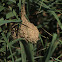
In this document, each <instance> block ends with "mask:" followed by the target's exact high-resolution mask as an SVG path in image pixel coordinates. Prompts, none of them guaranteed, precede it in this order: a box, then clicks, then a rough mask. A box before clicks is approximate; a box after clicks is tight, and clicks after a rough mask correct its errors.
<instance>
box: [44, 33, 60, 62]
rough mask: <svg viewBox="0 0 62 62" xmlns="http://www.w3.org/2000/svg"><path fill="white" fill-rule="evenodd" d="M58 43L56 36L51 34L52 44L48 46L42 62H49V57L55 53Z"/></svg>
mask: <svg viewBox="0 0 62 62" xmlns="http://www.w3.org/2000/svg"><path fill="white" fill-rule="evenodd" d="M58 44H59V42H58V41H57V34H53V39H52V42H51V43H50V45H49V48H48V49H47V51H46V54H45V57H44V62H49V59H50V57H51V56H52V54H53V52H54V51H55V49H56V47H57V45H58Z"/></svg>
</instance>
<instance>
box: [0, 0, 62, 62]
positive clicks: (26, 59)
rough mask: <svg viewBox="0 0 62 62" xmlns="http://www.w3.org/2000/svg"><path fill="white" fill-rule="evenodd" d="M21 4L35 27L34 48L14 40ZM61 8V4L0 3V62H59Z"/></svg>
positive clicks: (38, 0) (39, 0)
mask: <svg viewBox="0 0 62 62" xmlns="http://www.w3.org/2000/svg"><path fill="white" fill-rule="evenodd" d="M22 4H25V6H26V14H27V15H25V16H26V18H27V19H28V20H29V21H30V22H31V23H33V24H34V25H36V26H37V27H38V30H39V40H38V41H37V43H36V44H35V43H31V42H26V41H25V39H24V38H18V34H17V33H18V30H19V27H20V25H21V24H22V20H21V7H22ZM61 5H62V0H0V62H62V21H61V20H62V6H61ZM14 33H15V34H14ZM15 36H16V38H15ZM13 37H14V38H13Z"/></svg>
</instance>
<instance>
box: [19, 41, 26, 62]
mask: <svg viewBox="0 0 62 62" xmlns="http://www.w3.org/2000/svg"><path fill="white" fill-rule="evenodd" d="M19 43H20V47H21V58H22V62H26V53H25V49H24V45H23V44H22V42H21V41H19Z"/></svg>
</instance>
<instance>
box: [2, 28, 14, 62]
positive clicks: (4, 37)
mask: <svg viewBox="0 0 62 62" xmlns="http://www.w3.org/2000/svg"><path fill="white" fill-rule="evenodd" d="M1 30H2V29H1ZM1 34H2V37H3V39H4V40H5V42H6V43H7V45H8V44H9V42H8V39H7V38H6V36H5V34H4V32H2V33H1ZM8 47H9V50H10V53H11V56H12V50H11V47H10V46H9V45H8ZM12 62H14V58H13V56H12Z"/></svg>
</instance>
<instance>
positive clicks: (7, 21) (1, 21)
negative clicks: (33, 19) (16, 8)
mask: <svg viewBox="0 0 62 62" xmlns="http://www.w3.org/2000/svg"><path fill="white" fill-rule="evenodd" d="M11 22H21V20H0V26H1V25H3V24H5V23H11Z"/></svg>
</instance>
